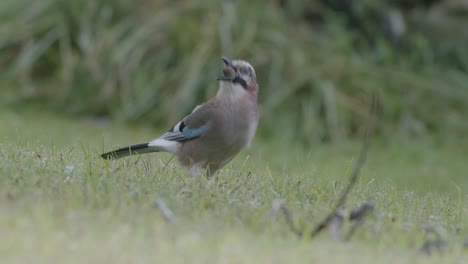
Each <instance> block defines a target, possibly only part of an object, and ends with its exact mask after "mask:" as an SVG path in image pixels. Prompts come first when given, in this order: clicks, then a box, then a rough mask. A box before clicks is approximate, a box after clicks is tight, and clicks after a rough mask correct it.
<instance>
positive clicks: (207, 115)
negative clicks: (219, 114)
mask: <svg viewBox="0 0 468 264" xmlns="http://www.w3.org/2000/svg"><path fill="white" fill-rule="evenodd" d="M216 105H217V104H215V103H213V102H211V101H208V102H207V103H205V104H203V105H199V106H197V107H196V108H195V109H194V110H193V111H192V113H191V114H189V115H188V116H186V117H185V118H184V119H182V120H181V121H179V122H178V123H177V124H176V125H175V126H173V127H172V128H171V129H170V130H169V131H168V132H166V133H164V134H163V135H162V136H161V137H160V139H164V140H168V141H177V142H185V141H189V140H192V139H195V138H198V137H200V136H201V135H203V133H205V132H206V131H207V129H208V127H209V123H210V120H211V119H213V117H214V115H215V114H214V113H215V112H216Z"/></svg>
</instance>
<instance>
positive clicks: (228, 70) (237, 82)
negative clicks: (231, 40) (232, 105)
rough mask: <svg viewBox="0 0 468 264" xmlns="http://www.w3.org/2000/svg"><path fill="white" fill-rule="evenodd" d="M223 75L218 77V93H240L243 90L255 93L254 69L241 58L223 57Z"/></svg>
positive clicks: (256, 89)
mask: <svg viewBox="0 0 468 264" xmlns="http://www.w3.org/2000/svg"><path fill="white" fill-rule="evenodd" d="M222 59H223V62H224V67H223V76H220V77H218V80H219V81H220V82H221V83H220V90H219V92H218V94H221V95H223V94H231V95H232V94H236V95H241V94H243V93H245V92H248V93H251V94H254V95H256V94H257V91H258V85H257V77H256V75H255V70H254V68H253V67H252V65H250V63H248V62H246V61H243V60H231V59H229V58H226V57H223V58H222Z"/></svg>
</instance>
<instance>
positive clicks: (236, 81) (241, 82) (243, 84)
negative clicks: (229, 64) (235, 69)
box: [232, 76, 247, 89]
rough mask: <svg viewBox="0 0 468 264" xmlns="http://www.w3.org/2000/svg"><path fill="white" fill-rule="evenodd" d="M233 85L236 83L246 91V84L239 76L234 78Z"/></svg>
mask: <svg viewBox="0 0 468 264" xmlns="http://www.w3.org/2000/svg"><path fill="white" fill-rule="evenodd" d="M232 82H233V83H238V84H240V85H242V87H244V89H247V82H246V81H245V80H244V79H242V78H241V77H240V76H236V77H235V78H234V79H233V80H232Z"/></svg>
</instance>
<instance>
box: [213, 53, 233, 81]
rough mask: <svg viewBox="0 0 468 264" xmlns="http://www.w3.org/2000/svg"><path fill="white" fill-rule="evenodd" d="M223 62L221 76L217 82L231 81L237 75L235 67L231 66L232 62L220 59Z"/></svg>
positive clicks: (227, 59)
mask: <svg viewBox="0 0 468 264" xmlns="http://www.w3.org/2000/svg"><path fill="white" fill-rule="evenodd" d="M222 59H223V62H224V67H223V76H219V77H218V78H217V80H218V81H232V80H234V78H235V77H236V75H237V70H236V67H234V65H233V64H232V60H231V59H229V58H227V57H222Z"/></svg>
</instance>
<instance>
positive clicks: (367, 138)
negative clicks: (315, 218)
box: [311, 94, 377, 238]
mask: <svg viewBox="0 0 468 264" xmlns="http://www.w3.org/2000/svg"><path fill="white" fill-rule="evenodd" d="M376 112H377V95H376V94H373V95H372V103H371V109H370V116H369V118H370V120H369V122H367V127H366V132H365V135H364V141H363V144H362V148H361V151H360V153H359V157H358V160H357V161H356V164H355V166H354V170H353V171H352V173H351V177H350V179H349V183H348V185H347V186H346V188H345V189H344V191H343V193H342V194H341V197H340V199H339V200H338V202H337V203H336V205H335V208H334V210H333V211H332V212H330V214H328V216H327V217H326V218H325V219H324V220H323V221H322V222H320V223H319V224H318V225H317V226H316V227H315V228H314V229H313V230H312V233H311V238H312V237H314V236H316V235H318V234H319V233H320V232H321V231H322V230H323V229H325V228H326V227H327V226H328V225H329V224H330V222H331V220H333V218H334V217H335V215H336V214H337V212H338V210H339V209H340V208H341V207H342V206H343V205H344V203H345V202H346V199H347V198H348V194H349V192H350V191H351V189H352V188H353V187H354V185H355V184H356V182H357V180H358V178H359V173H360V172H361V169H362V167H363V166H364V164H365V163H366V159H367V153H368V152H369V146H370V142H371V138H372V136H373V135H374V131H375V127H376V124H375V123H374V122H375V120H374V117H375V116H376Z"/></svg>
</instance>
